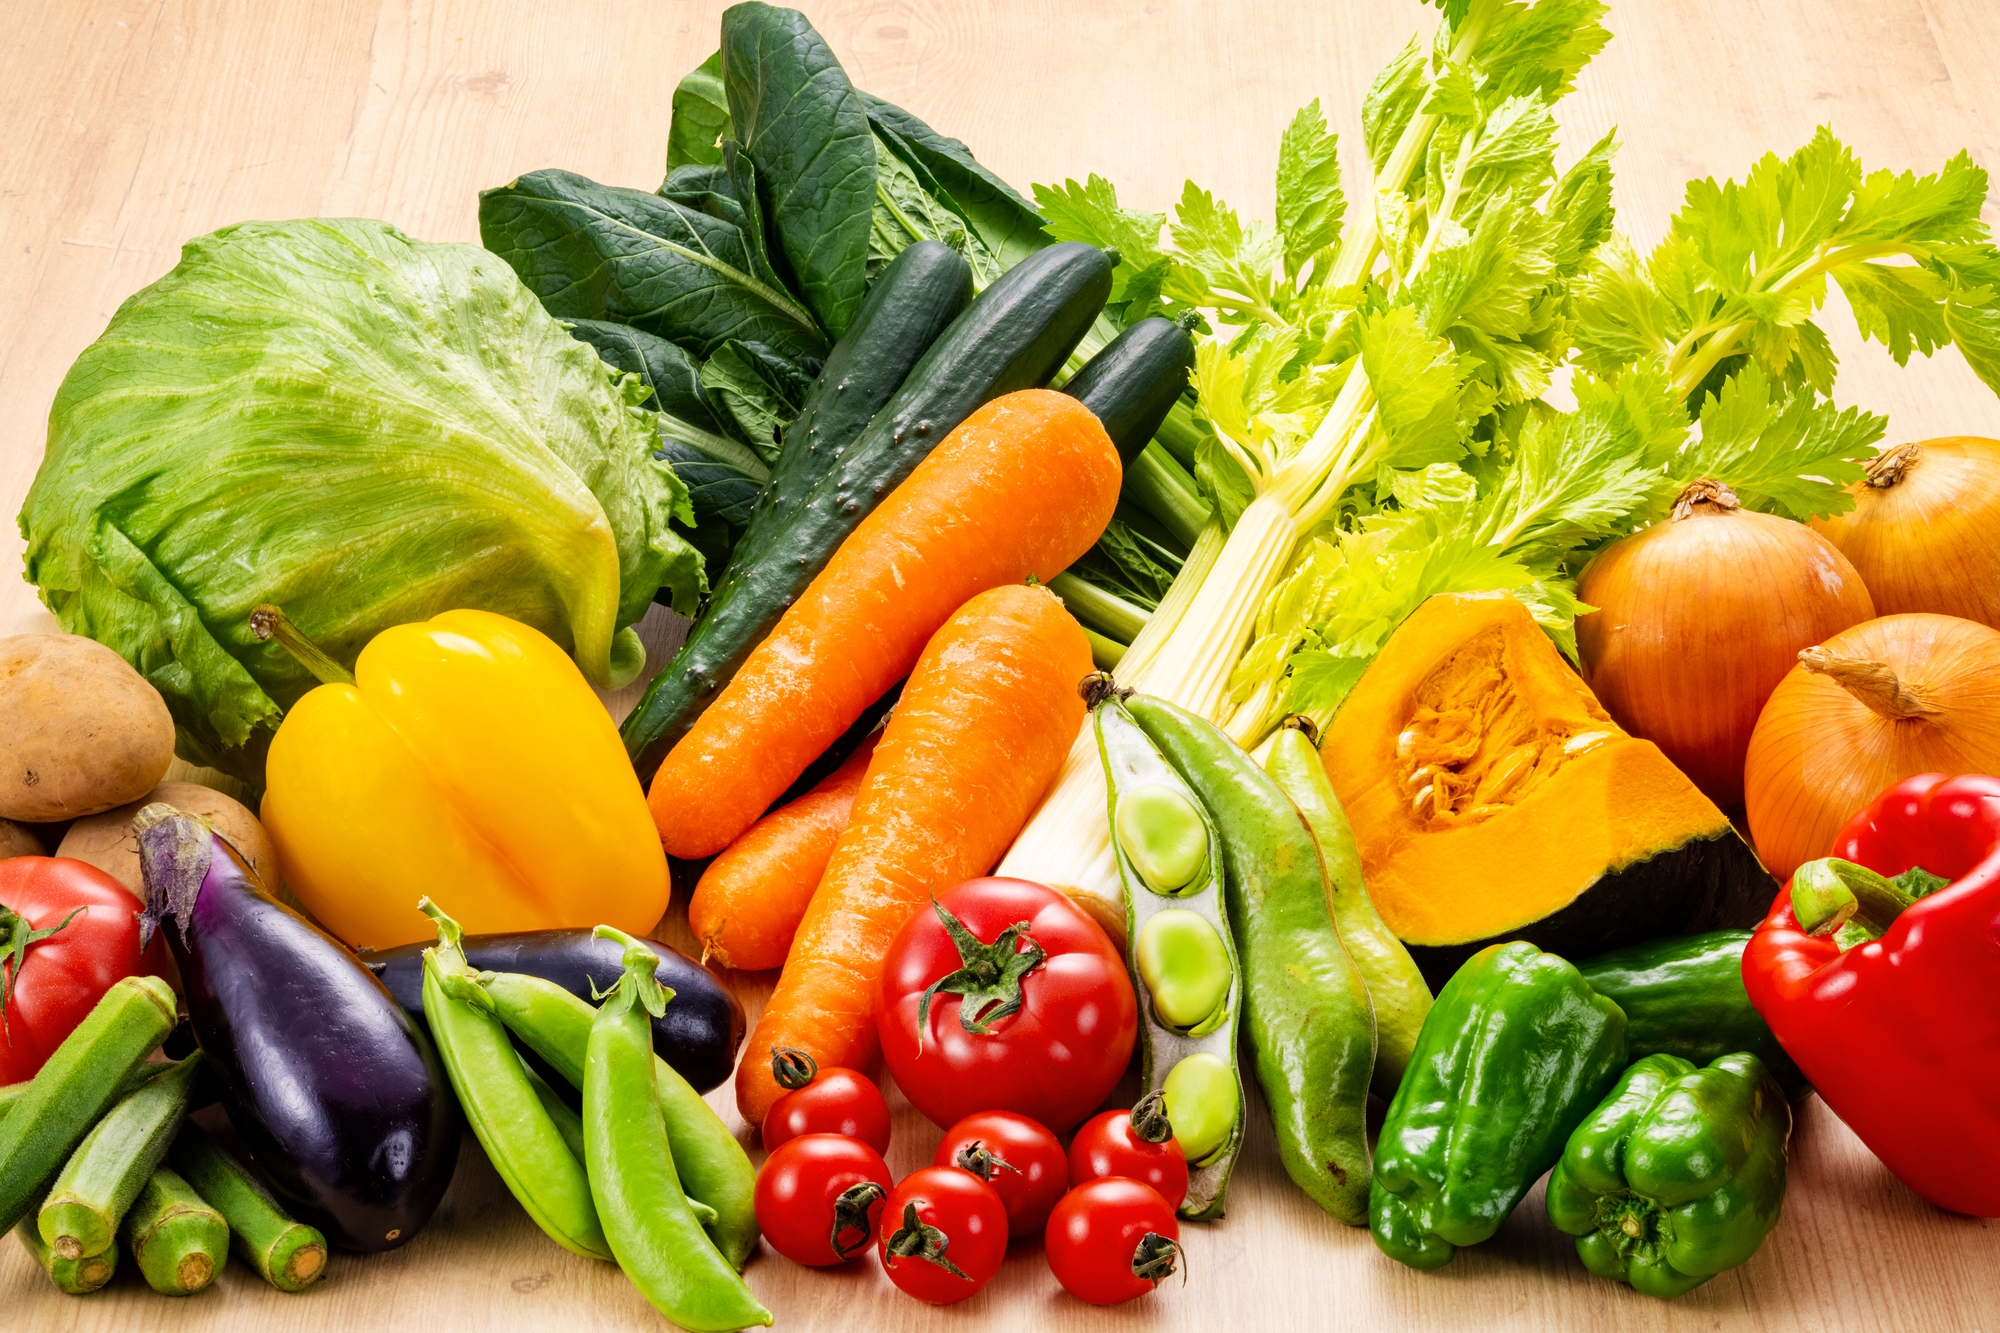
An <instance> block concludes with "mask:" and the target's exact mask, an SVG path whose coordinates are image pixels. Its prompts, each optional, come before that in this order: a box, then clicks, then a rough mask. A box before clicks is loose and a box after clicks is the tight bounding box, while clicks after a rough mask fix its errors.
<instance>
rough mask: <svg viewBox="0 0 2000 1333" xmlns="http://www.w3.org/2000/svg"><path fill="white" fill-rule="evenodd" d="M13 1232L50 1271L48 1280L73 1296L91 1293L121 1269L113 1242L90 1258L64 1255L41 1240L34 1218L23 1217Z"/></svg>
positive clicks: (44, 1270)
mask: <svg viewBox="0 0 2000 1333" xmlns="http://www.w3.org/2000/svg"><path fill="white" fill-rule="evenodd" d="M14 1234H15V1235H16V1236H19V1237H20V1238H21V1244H22V1246H24V1247H25V1248H26V1249H27V1251H28V1253H29V1254H30V1255H31V1256H33V1257H34V1260H35V1262H36V1263H37V1264H39V1265H40V1266H41V1270H42V1271H43V1272H44V1273H47V1274H48V1275H49V1281H51V1282H53V1283H55V1284H56V1289H57V1290H59V1291H66V1292H68V1293H69V1294H70V1295H72V1296H88V1295H89V1294H90V1293H91V1292H93V1291H96V1290H97V1289H98V1288H99V1287H102V1286H103V1285H104V1284H105V1283H107V1282H109V1281H110V1280H111V1276H112V1274H114V1273H116V1272H117V1271H118V1247H117V1246H116V1245H113V1246H112V1247H111V1248H110V1249H108V1250H106V1251H104V1253H102V1254H93V1255H91V1256H90V1257H89V1258H88V1259H65V1258H63V1257H62V1256H60V1255H58V1254H57V1253H56V1252H55V1251H54V1250H51V1249H50V1248H49V1247H48V1246H47V1245H44V1244H43V1243H42V1237H41V1233H40V1232H38V1231H36V1230H35V1219H34V1218H32V1217H24V1218H22V1219H21V1224H20V1225H19V1226H17V1227H15V1228H14Z"/></svg>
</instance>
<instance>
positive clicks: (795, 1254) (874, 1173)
mask: <svg viewBox="0 0 2000 1333" xmlns="http://www.w3.org/2000/svg"><path fill="white" fill-rule="evenodd" d="M892 1180H893V1177H891V1176H890V1175H889V1168H888V1166H887V1165H886V1164H884V1162H883V1161H882V1154H880V1153H878V1152H876V1151H875V1150H874V1149H873V1148H871V1147H869V1146H868V1145H867V1144H865V1143H863V1142H862V1141H861V1140H860V1139H851V1138H848V1137H847V1136H846V1135H844V1134H801V1135H800V1136H799V1137H797V1138H795V1139H787V1140H786V1141H785V1142H784V1143H782V1144H780V1145H779V1147H778V1150H777V1151H776V1152H774V1153H772V1154H771V1155H770V1157H768V1158H766V1159H765V1161H764V1165H763V1167H762V1168H761V1169H760V1170H759V1171H758V1172H757V1226H758V1229H759V1230H761V1231H762V1232H763V1233H764V1239H765V1240H768V1241H770V1242H771V1248H772V1249H774V1250H776V1251H777V1252H778V1253H779V1254H782V1255H784V1256H785V1257H786V1258H787V1259H790V1260H791V1261H792V1262H793V1263H795V1264H805V1265H806V1266H808V1267H810V1268H824V1267H826V1266H827V1265H829V1264H838V1263H845V1262H846V1261H847V1260H849V1259H852V1258H853V1257H854V1256H855V1255H857V1254H860V1253H861V1252H862V1251H863V1250H866V1249H867V1248H868V1247H869V1246H870V1245H872V1244H874V1243H875V1239H876V1224H877V1223H878V1222H879V1221H880V1220H881V1217H882V1201H883V1200H885V1199H887V1198H888V1197H889V1188H890V1185H891V1183H892Z"/></svg>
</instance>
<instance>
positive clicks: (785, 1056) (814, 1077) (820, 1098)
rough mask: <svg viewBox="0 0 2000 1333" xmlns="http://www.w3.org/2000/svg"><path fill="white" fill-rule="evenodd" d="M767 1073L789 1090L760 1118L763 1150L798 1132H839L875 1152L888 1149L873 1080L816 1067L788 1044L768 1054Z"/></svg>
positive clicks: (884, 1114)
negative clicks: (769, 1056) (769, 1064)
mask: <svg viewBox="0 0 2000 1333" xmlns="http://www.w3.org/2000/svg"><path fill="white" fill-rule="evenodd" d="M771 1073H772V1074H773V1075H774V1076H775V1077H776V1078H777V1080H778V1086H779V1087H781V1088H789V1089H790V1091H789V1092H786V1093H785V1094H784V1095H783V1096H781V1097H779V1098H778V1100H777V1101H775V1102H772V1103H771V1110H770V1113H769V1114H768V1115H766V1116H765V1117H764V1151H765V1152H776V1151H777V1150H778V1148H779V1146H780V1145H781V1144H783V1143H785V1142H786V1141H787V1140H789V1139H795V1138H797V1137H798V1136H799V1135H801V1134H845V1135H847V1137H849V1138H851V1139H860V1140H861V1141H862V1142H863V1143H865V1144H867V1145H868V1146H869V1147H871V1148H873V1149H874V1150H875V1151H876V1152H887V1151H889V1103H888V1102H886V1101H884V1100H883V1099H882V1089H880V1088H878V1087H876V1086H875V1080H874V1079H871V1078H869V1077H868V1076H867V1075H866V1074H859V1073H856V1072H855V1071H854V1070H852V1069H821V1068H820V1067H819V1065H818V1064H817V1063H815V1062H814V1060H813V1058H812V1057H811V1056H810V1055H807V1054H806V1053H805V1052H804V1051H795V1050H793V1049H791V1048H790V1047H789V1046H777V1047H773V1048H772V1050H771Z"/></svg>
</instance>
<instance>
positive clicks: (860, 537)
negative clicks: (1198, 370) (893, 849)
mask: <svg viewBox="0 0 2000 1333" xmlns="http://www.w3.org/2000/svg"><path fill="white" fill-rule="evenodd" d="M921 424H922V423H919V425H921ZM1119 476H1120V472H1119V466H1118V451H1117V450H1116V449H1114V448H1113V447H1112V444H1111V440H1110V437H1108V436H1107V435H1106V434H1105V433H1104V428H1103V427H1102V426H1100V425H1099V424H1098V422H1097V418H1096V417H1095V416H1093V415H1091V413H1090V410H1089V409H1088V408H1086V407H1084V406H1083V405H1082V404H1081V403H1079V402H1077V401H1076V400H1075V399H1074V398H1070V397H1068V396H1067V395H1064V394H1059V393H1051V392H1050V391H1048V390H1046V389H1024V390H1022V391H1020V392H1018V393H1010V394H1007V395H1005V396H1004V397H1000V398H996V399H994V400H993V401H992V402H990V403H988V404H986V406H984V407H982V408H980V409H979V410H978V411H977V412H974V413H973V414H972V415H971V416H970V417H968V418H966V420H965V421H964V422H963V423H962V424H960V426H959V427H958V429H956V430H954V431H952V432H951V434H949V435H947V436H946V437H945V438H944V439H943V440H941V441H939V442H938V446H937V447H936V448H935V449H933V450H932V451H931V453H930V456H929V457H928V458H926V459H924V461H923V462H921V463H919V464H918V465H917V467H916V469H915V471H913V472H911V473H910V476H909V478H908V479H907V480H906V481H904V482H903V484H902V485H901V486H899V487H897V488H896V489H895V490H894V491H893V492H891V493H890V495H889V497H888V498H887V499H885V500H884V501H883V502H882V503H881V505H880V506H879V507H877V509H876V510H875V512H874V513H872V514H870V515H869V516H868V517H867V518H866V519H864V520H862V523H861V526H860V527H858V528H856V529H855V530H854V533H853V535H852V536H850V537H848V539H847V540H846V541H845V542H844V543H842V545H841V547H840V549H839V550H838V551H836V552H834V555H833V559H832V560H830V561H828V562H827V566H826V568H825V569H823V570H821V571H820V574H819V577H818V578H816V579H814V580H813V581H812V584H811V586H809V587H808V588H807V589H806V590H805V592H804V593H803V594H801V595H800V597H799V599H798V601H796V602H794V603H793V604H792V606H791V608H790V609H789V610H787V611H786V612H785V614H784V618H783V619H781V620H780V621H779V622H778V627H777V628H776V629H774V630H772V631H771V636H770V637H769V638H768V639H766V640H765V641H764V642H763V643H762V644H760V645H759V646H758V648H757V650H756V651H755V652H753V653H751V655H750V657H749V659H748V660H747V661H745V662H744V664H743V666H742V667H741V668H740V669H739V670H738V671H737V673H736V675H735V677H734V678H733V679H732V680H731V681H730V682H729V685H728V687H727V688H725V689H724V690H723V692H722V694H721V695H720V696H718V697H717V699H716V701H715V702H714V703H713V704H711V705H710V706H709V708H708V710H707V711H706V712H704V713H703V714H702V715H701V717H700V718H699V719H698V720H697V721H696V722H695V724H694V727H693V729H692V730H690V731H689V732H688V734H687V735H686V736H683V737H682V738H681V740H680V743H679V744H678V745H676V746H674V748H673V750H672V751H671V752H670V753H669V754H668V755H667V758H666V761H665V762H664V763H662V764H661V765H660V770H659V772H658V773H657V774H656V775H655V776H654V778H653V787H652V790H651V791H650V792H649V793H648V796H647V800H648V803H649V804H650V805H651V806H652V810H653V821H654V823H656V824H658V825H659V828H660V841H661V842H662V843H664V844H665V846H666V849H667V851H668V852H670V853H672V854H673V855H675V856H678V857H682V858H684V859H687V860H694V859H697V858H699V857H703V856H712V855H714V854H715V853H716V852H719V851H721V850H722V849H723V848H724V847H727V846H728V845H729V844H730V843H731V842H733V841H735V840H736V838H737V836H738V835H740V834H741V833H742V832H743V830H744V829H746V828H749V827H750V825H751V824H753V823H754V822H756V820H757V817H758V816H759V815H761V814H763V813H764V811H765V809H766V807H768V806H769V805H770V804H771V802H772V801H773V800H775V799H777V797H778V796H779V795H780V794H781V793H782V792H783V791H784V790H785V788H787V787H789V786H791V784H792V782H793V780H794V779H796V778H797V777H798V775H799V774H800V773H802V772H804V771H805V768H806V765H807V764H809V763H811V762H812V760H813V758H814V757H815V756H817V755H818V754H819V753H820V752H821V751H823V750H825V749H826V747H827V746H828V745H830V744H832V743H833V740H834V738H835V737H837V736H839V735H840V734H841V733H842V732H843V731H845V730H846V729H847V728H848V726H849V725H850V724H852V723H853V721H854V719H855V718H857V717H859V716H860V715H861V712H862V710H863V709H864V708H866V707H867V706H868V705H869V704H870V703H872V702H873V701H874V700H875V699H877V698H879V697H880V696H881V694H882V692H883V691H884V690H887V689H888V688H889V687H890V686H891V685H893V684H895V683H896V682H897V681H898V680H901V679H902V678H903V677H904V676H905V675H907V674H908V673H909V670H910V666H911V664H912V663H914V662H915V661H916V660H917V654H918V653H920V652H921V651H922V650H923V647H924V644H925V643H926V642H927V641H928V640H929V639H930V637H931V635H932V634H934V633H935V632H936V631H937V628H938V626H940V625H942V624H943V623H944V622H945V618H946V617H947V616H949V615H951V613H952V612H954V611H956V610H957V609H958V608H959V607H960V606H961V605H963V604H964V602H965V600H966V599H967V598H969V597H971V596H972V595H973V594H974V593H977V592H980V591H981V590H983V589H986V588H995V587H999V586H1000V585H1002V584H1009V583H1019V582H1021V581H1022V580H1023V579H1025V578H1027V577H1028V576H1029V575H1031V574H1032V575H1035V576H1036V577H1038V578H1040V579H1042V580H1044V581H1046V580H1048V579H1051V578H1053V577H1055V575H1057V574H1058V573H1060V572H1062V570H1063V569H1064V568H1065V567H1066V566H1068V565H1069V563H1070V562H1071V561H1073V560H1075V559H1076V558H1077V557H1079V556H1081V555H1082V554H1083V553H1084V552H1085V551H1088V550H1089V549H1090V546H1091V543H1092V542H1095V541H1096V540H1097V538H1098V537H1099V535H1100V534H1102V533H1103V531H1104V525H1105V524H1106V523H1108V522H1110V521H1111V511H1112V510H1113V509H1114V508H1115V507H1116V506H1117V503H1118V484H1119Z"/></svg>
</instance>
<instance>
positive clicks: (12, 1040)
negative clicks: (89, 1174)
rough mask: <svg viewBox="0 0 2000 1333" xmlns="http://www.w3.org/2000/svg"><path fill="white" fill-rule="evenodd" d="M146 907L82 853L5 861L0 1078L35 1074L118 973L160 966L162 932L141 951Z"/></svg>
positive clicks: (1, 872) (0, 881) (0, 901)
mask: <svg viewBox="0 0 2000 1333" xmlns="http://www.w3.org/2000/svg"><path fill="white" fill-rule="evenodd" d="M143 906H145V904H143V903H141V902H140V901H139V900H138V899H137V898H134V897H133V896H132V895H131V894H130V893H129V892H127V891H126V888H125V886H124V885H123V884H120V883H119V882H118V881H117V880H115V879H113V878H111V876H109V875H107V874H105V873H104V872H103V871H102V870H99V869H98V868H97V867H96V866H93V865H87V864H85V863H84V862H82V861H75V860H71V859H70V858H69V857H66V856H15V857H10V858H8V859H7V860H4V861H0V973H3V974H4V980H3V981H0V1004H4V1012H5V1015H6V1020H7V1021H6V1029H5V1032H4V1033H0V1084H5V1083H19V1082H21V1081H22V1080H23V1079H29V1078H33V1077H34V1076H35V1071H36V1070H38V1069H40V1068H41V1067H42V1064H43V1062H45V1061H46V1060H47V1059H48V1058H49V1057H50V1056H51V1055H54V1054H55V1050H56V1047H58V1046H60V1045H62V1043H63V1038H65V1037H67V1036H69V1034H70V1033H71V1032H73V1031H74V1030H75V1029H76V1025H77V1024H79V1023H81V1022H82V1021H83V1020H84V1019H85V1018H86V1017H88V1016H89V1014H90V1011H91V1010H92V1009H93V1008H95V1007H96V1005H97V1002H98V1001H99V1000H100V999H102V998H104V992H105V991H107V990H110V989H111V986H112V983H113V982H116V981H119V980H121V979H122V978H125V977H129V976H133V975H136V974H140V973H145V972H151V971H155V970H157V968H158V965H159V964H158V959H159V951H160V947H161V945H160V941H158V940H157V939H156V940H155V941H153V944H152V946H151V947H150V948H149V949H147V950H146V954H145V957H143V958H142V957H141V955H140V951H139V909H140V908H141V907H143Z"/></svg>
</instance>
